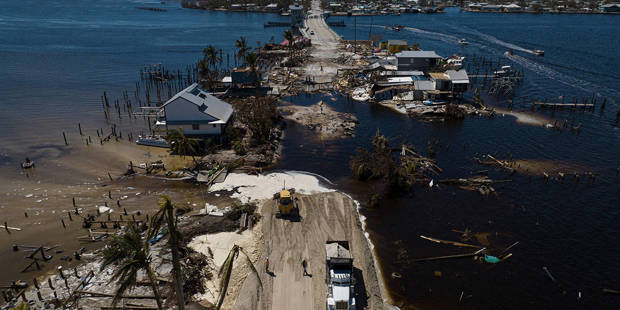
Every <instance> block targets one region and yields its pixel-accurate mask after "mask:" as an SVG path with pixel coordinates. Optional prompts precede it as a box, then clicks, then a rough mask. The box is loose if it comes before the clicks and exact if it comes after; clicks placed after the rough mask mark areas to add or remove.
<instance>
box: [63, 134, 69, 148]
mask: <svg viewBox="0 0 620 310" xmlns="http://www.w3.org/2000/svg"><path fill="white" fill-rule="evenodd" d="M62 138H63V139H65V145H69V143H67V136H66V135H65V132H64V131H63V132H62Z"/></svg>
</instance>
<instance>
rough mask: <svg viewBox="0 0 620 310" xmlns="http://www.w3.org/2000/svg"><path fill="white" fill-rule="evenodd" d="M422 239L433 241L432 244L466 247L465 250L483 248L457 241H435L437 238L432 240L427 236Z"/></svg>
mask: <svg viewBox="0 0 620 310" xmlns="http://www.w3.org/2000/svg"><path fill="white" fill-rule="evenodd" d="M420 238H422V239H426V240H428V241H432V242H435V243H442V244H448V245H453V246H458V247H464V248H475V249H480V248H482V247H481V246H476V245H471V244H466V243H461V242H456V241H448V240H440V239H435V238H431V237H427V236H420Z"/></svg>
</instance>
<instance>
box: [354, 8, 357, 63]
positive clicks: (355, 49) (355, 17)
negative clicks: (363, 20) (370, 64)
mask: <svg viewBox="0 0 620 310" xmlns="http://www.w3.org/2000/svg"><path fill="white" fill-rule="evenodd" d="M353 8H357V0H355V6H354V7H353ZM353 25H354V26H353V53H354V54H355V53H357V15H353Z"/></svg>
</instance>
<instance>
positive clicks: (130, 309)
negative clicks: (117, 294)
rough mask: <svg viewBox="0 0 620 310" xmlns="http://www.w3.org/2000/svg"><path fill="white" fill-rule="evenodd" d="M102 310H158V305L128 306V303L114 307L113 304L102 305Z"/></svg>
mask: <svg viewBox="0 0 620 310" xmlns="http://www.w3.org/2000/svg"><path fill="white" fill-rule="evenodd" d="M101 310H157V307H149V306H128V305H124V306H117V307H112V306H103V307H101Z"/></svg>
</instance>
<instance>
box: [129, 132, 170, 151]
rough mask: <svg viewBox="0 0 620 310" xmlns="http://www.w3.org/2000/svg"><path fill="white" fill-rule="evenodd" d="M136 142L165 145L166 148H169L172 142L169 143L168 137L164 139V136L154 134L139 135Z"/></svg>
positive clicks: (156, 145)
mask: <svg viewBox="0 0 620 310" xmlns="http://www.w3.org/2000/svg"><path fill="white" fill-rule="evenodd" d="M136 144H140V145H146V146H154V147H164V148H169V147H170V144H168V141H166V139H164V138H163V137H162V136H158V135H155V136H152V135H147V136H141V135H140V136H138V140H136Z"/></svg>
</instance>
